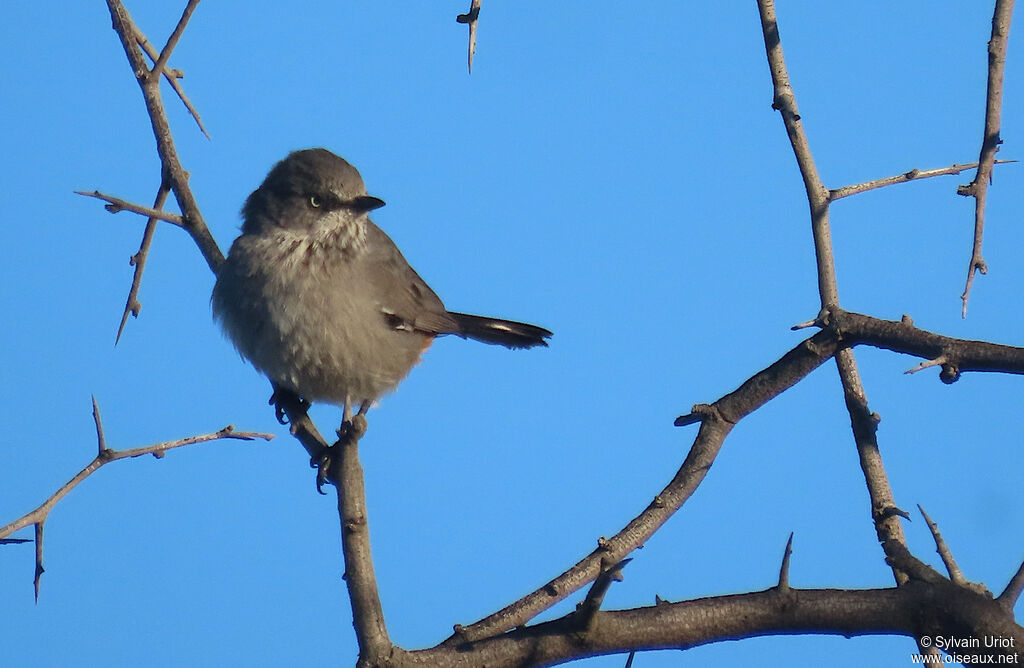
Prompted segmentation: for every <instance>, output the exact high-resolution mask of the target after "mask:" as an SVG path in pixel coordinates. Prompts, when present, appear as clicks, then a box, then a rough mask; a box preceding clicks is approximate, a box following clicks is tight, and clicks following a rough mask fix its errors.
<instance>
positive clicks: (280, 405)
mask: <svg viewBox="0 0 1024 668" xmlns="http://www.w3.org/2000/svg"><path fill="white" fill-rule="evenodd" d="M267 403H269V404H270V405H271V406H273V407H274V416H275V417H276V418H277V421H278V423H280V424H288V422H289V421H288V411H289V410H292V411H302V412H303V413H305V412H306V411H308V410H309V407H310V403H309V402H308V401H306V400H305V399H303V398H302V397H300V396H299V395H297V394H295V393H294V392H292V391H291V390H285V389H283V388H280V387H275V388H274V393H273V394H271V395H270V401H268V402H267Z"/></svg>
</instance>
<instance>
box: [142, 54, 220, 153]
mask: <svg viewBox="0 0 1024 668" xmlns="http://www.w3.org/2000/svg"><path fill="white" fill-rule="evenodd" d="M136 41H137V42H138V43H139V46H141V47H142V50H143V51H145V52H146V55H147V56H149V59H150V60H151V61H153V63H154V64H156V60H157V58H159V57H160V54H159V53H157V51H156V49H155V48H153V45H152V44H150V42H149V40H148V39H146V36H145V35H142V34H139V35H136ZM184 76H185V75H184V74H183V73H182V72H181V70H178V69H171V68H169V67H165V68H164V77H165V78H166V79H167V82H168V83H169V84H171V88H173V89H174V92H175V93H177V94H178V99H179V100H181V103H182V104H184V105H185V109H187V110H188V113H189V114H191V115H192V119H193V120H195V122H196V125H198V126H199V130H200V131H201V132H202V133H203V135H204V136H205V137H206V138H207V139H210V133H209V132H207V131H206V128H205V127H204V126H203V119H202V118H200V117H199V112H198V111H197V110H196V108H195V107H194V106H193V105H192V101H191V100H189V99H188V96H187V95H185V90H184V88H182V86H181V82H180V81H179V79H181V78H182V77H184Z"/></svg>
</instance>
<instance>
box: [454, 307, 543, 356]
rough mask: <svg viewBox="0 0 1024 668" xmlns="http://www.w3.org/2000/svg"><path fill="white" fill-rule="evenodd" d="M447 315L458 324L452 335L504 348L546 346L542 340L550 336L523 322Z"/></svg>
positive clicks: (465, 315) (458, 314)
mask: <svg viewBox="0 0 1024 668" xmlns="http://www.w3.org/2000/svg"><path fill="white" fill-rule="evenodd" d="M448 315H450V316H451V317H452V318H454V319H455V322H457V323H458V324H459V331H458V332H453V333H454V334H458V335H459V336H462V337H465V338H469V339H475V340H477V341H482V342H484V343H491V344H494V345H499V346H505V347H506V348H533V347H534V346H547V345H548V344H547V341H545V340H544V339H547V338H549V337H550V336H551V332H549V331H548V330H546V329H544V328H543V327H537V326H536V325H527V324H526V323H524V322H515V321H513V320H502V319H500V318H485V317H482V316H479V315H467V314H465V313H451V312H449V313H448Z"/></svg>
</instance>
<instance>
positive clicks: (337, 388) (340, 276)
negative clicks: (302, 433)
mask: <svg viewBox="0 0 1024 668" xmlns="http://www.w3.org/2000/svg"><path fill="white" fill-rule="evenodd" d="M382 206H384V202H383V201H382V200H380V199H378V198H376V197H373V196H371V195H368V194H367V192H366V187H365V186H364V185H363V179H362V177H361V176H360V175H359V172H358V171H357V170H356V168H355V167H353V166H352V165H350V164H349V163H348V162H347V161H345V160H344V159H343V158H340V157H338V156H337V155H335V154H333V153H331V152H330V151H328V150H326V149H322V148H313V149H307V150H302V151H295V152H293V153H291V154H289V155H288V157H286V158H285V159H284V160H282V161H281V162H279V163H277V164H276V165H275V166H274V167H273V169H271V170H270V173H269V174H268V175H267V177H266V179H264V181H263V183H262V185H260V187H259V188H257V189H256V190H255V191H254V192H253V193H252V194H251V195H250V196H249V198H248V199H247V200H246V202H245V206H244V207H243V209H242V216H243V223H242V234H241V235H240V236H239V237H238V238H237V239H235V242H234V243H233V244H232V245H231V250H230V251H229V253H228V256H227V259H226V260H225V261H224V264H223V265H222V266H221V268H220V270H219V271H218V273H217V283H216V285H215V286H214V288H213V296H212V298H211V303H212V306H213V314H214V318H215V319H216V320H217V321H219V323H220V325H221V327H222V328H223V330H224V332H225V333H226V334H227V336H228V338H229V339H231V341H232V342H233V343H234V345H235V347H236V348H237V349H238V352H239V353H241V354H242V356H243V357H245V358H246V359H248V360H249V361H250V362H251V363H252V365H253V366H254V367H256V369H258V370H259V371H260V372H262V373H263V374H264V375H266V376H267V377H268V378H269V379H270V380H271V382H272V384H273V386H274V391H275V395H277V394H278V393H279V392H280V391H281V390H286V391H290V392H293V393H295V394H296V395H298V396H300V397H301V398H303V399H305V400H306V401H309V402H326V403H329V404H335V405H338V406H342V407H343V411H344V419H345V420H346V421H347V420H349V418H350V416H351V410H352V408H353V407H354V406H356V405H358V406H359V415H363V414H365V413H366V411H367V410H368V409H369V408H370V406H371V405H372V404H373V402H374V401H376V400H377V399H378V398H379V397H381V396H382V395H384V394H386V393H388V392H391V391H392V390H394V389H395V388H396V387H397V386H398V384H399V383H400V382H401V381H402V379H404V378H405V377H406V375H407V374H408V373H409V371H410V370H411V369H412V367H413V366H415V365H416V363H417V362H418V361H419V359H420V356H421V355H422V353H423V352H424V351H425V350H426V349H427V347H429V346H430V344H431V343H432V342H433V340H434V339H435V338H436V337H438V336H443V335H445V334H454V335H456V336H460V337H462V338H468V339H475V340H477V341H483V342H484V343H491V344H497V345H502V346H505V347H508V348H531V347H533V346H546V345H547V343H546V341H545V339H547V338H548V337H550V336H551V332H549V331H548V330H546V329H544V328H542V327H536V326H534V325H527V324H525V323H521V322H513V321H511V320H501V319H498V318H485V317H481V316H476V315H467V314H465V313H454V312H452V311H449V310H447V309H446V308H445V306H444V304H443V303H442V302H441V299H440V298H438V296H437V295H436V294H435V293H434V291H433V290H431V289H430V287H429V286H428V285H427V284H426V282H424V280H423V279H422V278H420V276H419V274H417V273H416V272H415V271H414V270H413V268H412V267H410V266H409V263H408V262H406V259H405V257H403V256H402V253H401V252H400V251H399V250H398V247H397V246H395V244H394V242H393V241H391V239H390V238H389V237H388V235H387V234H385V233H384V232H383V230H381V229H380V228H379V227H377V226H376V225H375V224H374V223H373V221H371V220H370V217H369V213H370V212H371V211H373V210H374V209H377V208H380V207H382ZM272 400H273V399H272ZM278 410H279V415H280V407H279V409H278Z"/></svg>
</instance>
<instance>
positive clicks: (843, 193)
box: [828, 160, 1017, 202]
mask: <svg viewBox="0 0 1024 668" xmlns="http://www.w3.org/2000/svg"><path fill="white" fill-rule="evenodd" d="M1010 162H1017V161H1016V160H996V164H997V165H1005V164H1007V163H1010ZM977 166H978V163H976V162H971V163H968V164H966V165H950V166H949V167H941V168H939V169H924V170H921V169H912V170H910V171H909V172H904V173H902V174H897V175H896V176H887V177H886V178H884V179H876V180H874V181H867V182H865V183H858V184H856V185H852V186H843V187H842V188H835V189H833V190H830V191H829V194H828V198H829V200H830V201H832V202H834V201H836V200H837V199H842V198H844V197H849V196H850V195H859V194H860V193H864V192H868V191H869V190H877V189H878V188H884V187H885V186H892V185H897V184H899V183H908V182H910V181H920V180H921V179H930V178H932V177H935V176H947V175H949V174H959V173H960V172H962V171H964V170H967V169H974V168H975V167H977Z"/></svg>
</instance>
